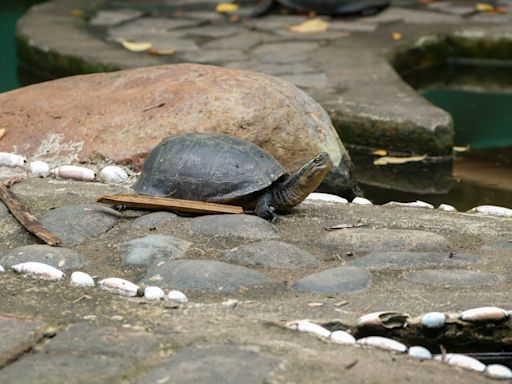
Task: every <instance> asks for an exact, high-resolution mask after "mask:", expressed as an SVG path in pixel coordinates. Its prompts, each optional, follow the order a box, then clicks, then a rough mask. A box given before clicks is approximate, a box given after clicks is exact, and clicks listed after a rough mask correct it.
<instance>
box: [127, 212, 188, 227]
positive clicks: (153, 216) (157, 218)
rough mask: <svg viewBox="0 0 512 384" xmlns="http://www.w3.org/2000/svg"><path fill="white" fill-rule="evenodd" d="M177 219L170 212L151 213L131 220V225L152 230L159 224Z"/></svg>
mask: <svg viewBox="0 0 512 384" xmlns="http://www.w3.org/2000/svg"><path fill="white" fill-rule="evenodd" d="M177 217H178V215H176V214H175V213H172V212H166V211H161V212H152V213H148V214H147V215H144V216H141V217H137V218H136V219H135V220H133V223H132V225H133V226H134V227H138V228H154V227H156V226H158V225H159V224H162V223H165V222H167V221H171V220H174V219H176V218H177Z"/></svg>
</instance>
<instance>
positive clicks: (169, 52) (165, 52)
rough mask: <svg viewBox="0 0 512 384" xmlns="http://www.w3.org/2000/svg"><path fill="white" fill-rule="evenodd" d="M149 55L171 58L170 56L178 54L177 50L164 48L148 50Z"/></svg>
mask: <svg viewBox="0 0 512 384" xmlns="http://www.w3.org/2000/svg"><path fill="white" fill-rule="evenodd" d="M148 53H149V54H150V55H154V56H170V55H174V54H175V53H176V50H175V49H174V48H164V49H158V48H150V49H149V50H148Z"/></svg>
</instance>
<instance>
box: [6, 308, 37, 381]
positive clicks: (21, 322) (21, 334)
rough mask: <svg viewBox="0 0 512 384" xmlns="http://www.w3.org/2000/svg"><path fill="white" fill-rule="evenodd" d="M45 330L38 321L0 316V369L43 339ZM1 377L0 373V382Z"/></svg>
mask: <svg viewBox="0 0 512 384" xmlns="http://www.w3.org/2000/svg"><path fill="white" fill-rule="evenodd" d="M45 328H46V324H44V323H43V322H40V321H34V320H28V319H19V318H15V317H4V316H0V338H1V339H2V342H1V343H0V368H2V367H3V366H4V365H5V364H6V363H7V362H9V361H13V360H16V359H17V358H18V357H19V356H20V355H22V354H23V353H25V352H26V351H28V350H30V349H31V348H32V347H33V346H34V345H35V344H36V343H37V342H38V341H39V340H40V339H41V338H42V337H43V330H44V329H45ZM1 377H2V374H1V373H0V381H1V380H2V378H1Z"/></svg>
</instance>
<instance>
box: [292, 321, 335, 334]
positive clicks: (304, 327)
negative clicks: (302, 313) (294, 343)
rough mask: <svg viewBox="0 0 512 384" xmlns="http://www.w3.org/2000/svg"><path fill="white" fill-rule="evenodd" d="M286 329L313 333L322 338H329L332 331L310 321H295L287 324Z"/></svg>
mask: <svg viewBox="0 0 512 384" xmlns="http://www.w3.org/2000/svg"><path fill="white" fill-rule="evenodd" d="M286 327H287V328H290V329H294V330H296V331H299V332H307V333H313V334H315V335H317V336H321V337H329V336H330V334H331V331H329V330H328V329H326V328H324V327H322V326H321V325H318V324H315V323H312V322H311V321H309V320H293V321H289V322H288V323H286Z"/></svg>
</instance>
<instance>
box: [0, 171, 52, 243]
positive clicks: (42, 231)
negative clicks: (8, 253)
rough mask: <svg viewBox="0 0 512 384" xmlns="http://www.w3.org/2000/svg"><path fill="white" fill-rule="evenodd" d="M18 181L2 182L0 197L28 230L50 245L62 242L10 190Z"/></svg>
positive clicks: (0, 184)
mask: <svg viewBox="0 0 512 384" xmlns="http://www.w3.org/2000/svg"><path fill="white" fill-rule="evenodd" d="M18 181H20V180H19V179H16V180H14V179H8V180H6V181H4V182H3V183H0V199H1V200H2V201H3V202H4V204H5V205H6V207H7V208H9V211H11V213H12V214H13V216H14V217H15V218H16V219H17V220H18V221H19V222H20V224H21V225H23V226H24V227H25V229H26V230H27V231H29V232H30V233H32V234H33V235H35V236H36V237H38V238H39V239H41V240H43V241H44V242H45V243H46V244H48V245H52V246H55V245H59V244H62V240H61V239H59V238H58V237H57V236H56V235H55V234H53V233H52V232H50V231H49V230H48V229H46V228H45V227H44V226H43V224H41V223H40V222H39V221H38V220H37V218H36V217H35V216H34V215H33V214H32V213H30V210H29V209H28V208H27V207H26V206H25V205H23V204H22V203H20V202H19V200H18V198H17V197H16V195H15V194H14V193H12V192H11V191H10V190H9V187H10V186H11V185H13V184H14V183H16V182H18Z"/></svg>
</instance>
